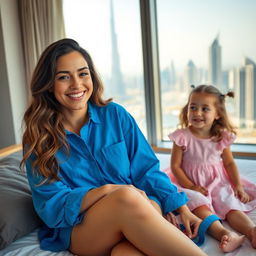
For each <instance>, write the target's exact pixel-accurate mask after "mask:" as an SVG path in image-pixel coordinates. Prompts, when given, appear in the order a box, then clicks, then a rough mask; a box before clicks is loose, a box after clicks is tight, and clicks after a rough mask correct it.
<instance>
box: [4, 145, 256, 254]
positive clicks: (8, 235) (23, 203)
mask: <svg viewBox="0 0 256 256" xmlns="http://www.w3.org/2000/svg"><path fill="white" fill-rule="evenodd" d="M21 154H22V153H21V146H20V145H15V146H11V147H8V148H5V149H2V150H0V203H1V211H0V232H1V234H0V256H34V255H37V256H72V255H73V254H71V253H70V252H68V251H63V252H58V253H55V252H50V251H43V250H41V249H40V247H39V242H38V239H37V230H38V228H39V227H40V224H41V222H40V220H39V219H38V217H37V215H36V213H35V212H34V210H33V205H32V200H31V194H30V190H29V187H28V184H27V180H26V175H25V173H21V172H20V171H19V161H20V159H21ZM157 157H158V159H159V160H160V168H161V170H164V169H166V168H167V167H168V165H169V161H170V156H169V155H168V154H157ZM236 163H237V165H238V167H239V169H240V173H241V175H243V176H245V177H247V178H248V179H250V180H251V181H253V182H255V183H256V161H255V160H245V159H243V160H242V159H236ZM3 206H5V207H3ZM249 216H250V217H251V218H252V219H253V221H254V222H255V223H256V210H254V211H252V212H250V213H249ZM224 225H226V226H227V224H226V223H225V222H224ZM201 248H202V249H203V250H204V251H205V252H206V253H207V254H208V255H209V256H221V255H223V253H222V252H221V251H220V249H219V248H218V242H217V241H215V240H214V239H213V238H211V237H210V236H208V235H207V236H206V241H205V243H204V244H203V245H202V246H201ZM225 255H228V256H235V255H236V256H239V255H241V256H253V255H254V256H255V255H256V250H254V249H252V248H251V246H250V243H249V241H248V240H246V241H245V243H244V244H243V246H242V247H240V248H238V249H237V250H235V251H234V252H232V253H227V254H225Z"/></svg>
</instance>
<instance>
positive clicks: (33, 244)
mask: <svg viewBox="0 0 256 256" xmlns="http://www.w3.org/2000/svg"><path fill="white" fill-rule="evenodd" d="M157 157H158V158H159V160H160V167H161V169H165V168H167V167H168V166H169V162H170V156H169V155H167V154H157ZM236 163H237V165H238V168H239V170H240V173H241V175H243V176H245V177H247V179H249V180H251V181H252V182H254V183H256V160H241V159H237V160H236ZM249 216H250V217H251V218H252V219H253V221H254V223H256V210H254V211H253V212H250V213H249ZM224 225H226V226H228V225H227V224H226V223H225V222H224ZM201 248H202V249H203V250H204V251H205V252H206V253H207V254H208V255H209V256H223V253H222V252H221V251H220V249H219V248H218V242H217V241H216V240H214V239H213V238H212V237H210V236H208V235H207V237H206V240H205V243H204V244H203V245H202V246H201ZM72 255H73V254H71V253H70V252H68V251H64V252H58V253H54V252H50V251H42V250H40V248H39V243H38V240H37V231H34V232H32V233H30V234H29V235H27V236H25V237H23V238H21V239H19V240H17V241H15V242H14V243H12V244H11V245H10V246H8V247H7V248H5V249H3V250H0V256H72ZM225 255H227V256H239V255H240V256H255V255H256V250H255V249H252V247H251V245H250V242H249V241H248V240H246V241H245V243H244V244H243V246H242V247H240V248H238V249H236V250H235V251H234V252H232V253H226V254H225Z"/></svg>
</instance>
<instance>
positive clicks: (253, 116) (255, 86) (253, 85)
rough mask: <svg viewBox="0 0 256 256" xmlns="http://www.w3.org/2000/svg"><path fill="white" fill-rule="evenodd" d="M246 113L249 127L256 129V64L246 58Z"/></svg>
mask: <svg viewBox="0 0 256 256" xmlns="http://www.w3.org/2000/svg"><path fill="white" fill-rule="evenodd" d="M244 65H245V95H246V96H245V97H246V104H245V113H246V120H247V126H248V127H250V128H253V127H255V121H256V100H255V99H256V64H255V63H254V62H253V61H252V60H251V59H249V58H245V60H244Z"/></svg>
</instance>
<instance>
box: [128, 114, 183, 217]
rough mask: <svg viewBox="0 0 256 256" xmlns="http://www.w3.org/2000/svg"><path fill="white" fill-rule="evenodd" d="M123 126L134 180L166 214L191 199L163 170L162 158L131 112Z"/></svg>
mask: <svg viewBox="0 0 256 256" xmlns="http://www.w3.org/2000/svg"><path fill="white" fill-rule="evenodd" d="M123 127H124V133H125V141H126V145H127V151H128V154H129V159H130V163H131V167H130V168H131V177H132V181H133V184H134V185H135V186H136V187H138V188H140V189H141V190H143V191H145V192H146V194H147V195H148V197H149V198H150V199H152V200H155V201H156V202H157V203H158V204H160V206H161V208H162V211H163V213H164V214H167V213H168V212H172V211H175V210H176V209H177V208H179V207H180V206H182V205H184V204H186V202H187V201H188V199H187V196H186V194H185V193H183V192H178V190H177V187H176V186H175V185H173V184H172V183H171V181H170V179H169V178H168V176H167V175H166V174H165V173H164V172H162V171H161V170H160V166H159V160H158V159H157V158H156V156H155V153H154V152H153V150H152V148H151V147H150V145H149V144H148V142H147V140H146V139H145V137H144V135H143V134H142V132H141V131H140V129H139V127H138V126H137V124H136V122H135V121H134V119H133V117H132V116H131V115H129V114H128V113H127V115H126V116H124V120H123Z"/></svg>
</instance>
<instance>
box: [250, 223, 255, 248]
mask: <svg viewBox="0 0 256 256" xmlns="http://www.w3.org/2000/svg"><path fill="white" fill-rule="evenodd" d="M250 240H251V244H252V247H253V248H254V249H256V227H254V228H252V230H251V239H250Z"/></svg>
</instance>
